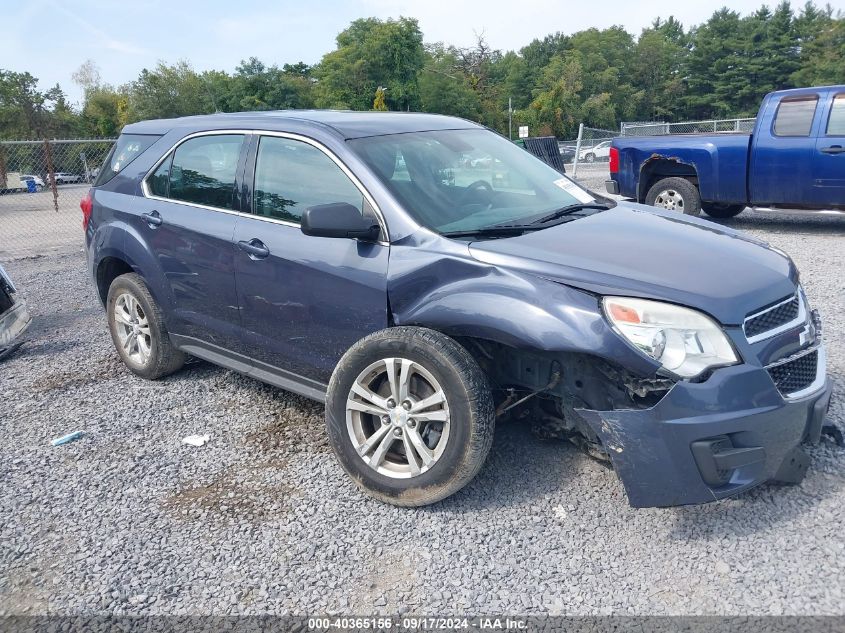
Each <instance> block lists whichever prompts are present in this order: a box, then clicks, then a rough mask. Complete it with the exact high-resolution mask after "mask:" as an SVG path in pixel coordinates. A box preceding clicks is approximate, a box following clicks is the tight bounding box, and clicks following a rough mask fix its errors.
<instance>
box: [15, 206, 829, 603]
mask: <svg viewBox="0 0 845 633" xmlns="http://www.w3.org/2000/svg"><path fill="white" fill-rule="evenodd" d="M726 223H727V224H730V225H732V226H738V227H740V228H742V229H745V230H748V231H749V232H750V233H752V234H754V235H756V236H758V237H762V238H763V239H766V240H768V241H770V242H771V243H772V244H774V245H776V246H779V247H780V248H783V249H784V250H786V251H787V252H789V253H790V254H792V256H793V257H794V258H795V260H796V262H797V263H798V265H799V267H800V268H801V270H802V272H803V279H804V283H805V287H806V289H807V293H808V295H809V297H810V300H811V301H812V303H813V304H814V305H815V306H816V307H818V308H819V309H820V310H821V312H822V316H823V318H824V319H825V330H824V336H825V338H826V342H827V346H828V352H829V353H828V356H829V360H828V365H829V372H830V373H831V374H832V376H833V378H834V380H835V391H836V393H835V395H834V405H833V408H832V409H831V413H830V418H831V419H832V420H833V421H835V422H836V423H837V424H838V425H839V426H840V427H845V407H843V395H845V339H844V338H843V337H845V335H843V330H845V317H843V314H845V292H843V290H845V288H843V275H842V271H843V270H845V218H835V217H823V216H792V215H780V216H772V215H767V214H761V213H754V212H749V211H746V212H745V213H743V214H742V215H741V216H740V217H739V218H736V219H734V220H732V221H729V222H726ZM715 255H716V254H714V256H715ZM5 265H6V266H7V269H8V270H9V272H10V273H11V275H12V277H13V279H14V280H15V281H16V282H17V283H18V285H19V287H20V289H21V291H22V292H21V294H22V295H24V296H25V297H26V298H27V299H28V300H29V303H30V305H31V309H32V312H33V314H34V317H35V320H34V324H33V326H32V329H31V335H30V340H29V342H28V343H27V344H26V345H25V346H24V348H22V349H21V350H20V351H19V352H18V353H17V354H16V355H14V356H12V357H11V358H9V359H7V360H6V361H5V362H3V363H2V365H0V433H2V438H3V441H2V444H0V482H1V483H0V517H3V519H2V521H0V614H12V613H45V612H51V613H56V614H91V613H95V612H100V613H113V614H121V613H129V614H135V613H152V614H185V613H202V614H224V613H274V614H285V613H295V614H308V613H322V612H343V613H349V612H352V613H375V612H378V613H394V614H395V613H403V612H406V611H410V612H412V613H423V614H432V613H438V612H439V613H444V612H445V613H455V612H468V613H496V612H508V613H514V614H516V613H519V614H541V613H551V614H558V613H568V614H609V613H613V614H626V613H636V614H817V615H818V614H843V613H845V608H844V607H843V598H845V595H843V594H845V591H843V578H845V546H843V540H842V525H843V518H845V510H843V508H845V480H843V472H844V471H843V467H845V450H843V449H841V448H838V447H836V446H835V445H834V444H833V443H832V442H830V441H829V440H826V439H825V440H823V441H822V443H821V445H819V446H818V447H815V448H813V449H812V450H811V453H812V458H813V463H812V467H811V470H810V473H809V475H808V477H807V479H806V480H805V481H804V483H803V484H802V485H801V486H798V487H776V486H764V487H761V488H758V489H757V490H755V491H752V492H751V493H748V494H745V495H743V496H741V497H740V498H737V499H731V500H726V501H722V502H719V503H714V504H709V505H705V506H698V507H687V508H672V509H646V510H634V509H631V508H630V507H629V506H628V505H627V503H626V500H625V496H624V492H623V490H622V487H621V485H620V484H619V483H618V481H617V479H616V477H615V476H614V474H613V473H612V472H610V471H608V470H606V469H605V468H603V467H602V466H600V465H598V464H597V463H595V462H593V461H591V460H589V459H588V458H586V457H584V456H582V455H581V454H580V453H579V452H578V451H576V450H575V449H574V448H573V447H571V446H570V445H568V444H566V443H563V442H542V441H540V440H537V439H535V438H534V437H533V436H532V435H531V434H530V433H528V432H527V430H526V429H525V428H523V427H521V426H518V425H515V424H511V425H500V427H499V428H498V429H497V437H496V440H495V444H494V447H493V450H492V452H491V455H490V459H489V462H488V464H487V466H486V467H485V468H484V469H483V471H482V472H481V474H480V475H479V476H478V478H477V479H476V480H475V481H474V482H473V483H472V484H471V485H470V486H468V487H467V488H466V489H465V490H463V491H462V492H460V493H458V494H457V495H455V496H454V497H451V498H450V499H447V500H446V501H444V502H441V503H439V504H437V505H435V506H433V507H428V508H423V509H399V508H394V507H391V506H387V505H383V504H380V503H378V502H376V501H372V500H370V499H368V498H366V497H364V496H362V495H361V494H360V493H359V492H358V491H357V489H356V488H355V487H354V486H353V485H352V483H351V482H350V481H349V480H348V479H347V477H346V476H345V474H344V473H343V472H342V470H341V468H340V467H339V466H338V465H337V464H336V462H335V460H334V458H333V456H332V455H331V453H330V451H329V449H328V446H327V444H326V441H325V438H324V433H323V421H322V413H323V411H322V407H321V406H320V405H317V404H314V403H311V402H308V401H306V400H303V399H301V398H298V397H296V396H292V395H290V394H288V393H286V392H284V391H280V390H277V389H274V388H271V387H268V386H265V385H263V384H261V383H258V382H256V381H254V380H250V379H247V378H244V377H241V376H239V375H237V374H234V373H232V372H229V371H225V370H223V369H219V368H216V367H214V366H212V365H209V364H206V363H202V362H197V363H194V364H191V365H189V366H188V367H186V368H185V369H184V370H183V371H181V372H179V373H178V374H176V375H174V376H172V377H170V378H168V379H166V380H163V381H160V382H155V383H153V382H145V381H143V380H141V379H139V378H136V377H135V376H134V375H132V374H130V373H129V371H128V370H126V369H125V368H124V367H123V365H121V364H120V363H119V362H118V360H117V357H116V354H115V352H114V351H113V349H112V346H111V342H110V339H109V337H108V334H107V330H106V322H105V318H104V316H103V313H102V310H101V308H100V306H99V304H98V303H97V301H96V298H95V296H94V292H93V290H92V288H91V286H90V284H89V282H88V279H87V278H86V275H85V273H84V271H83V268H84V261H83V256H82V254H81V253H80V252H78V251H74V252H69V253H68V252H65V253H64V254H59V255H55V256H51V257H44V258H39V259H17V260H13V261H11V262H9V261H6V262H5ZM75 430H84V431H85V433H86V436H85V437H84V438H83V439H81V440H79V441H76V442H73V443H71V444H67V445H65V446H62V447H57V448H53V447H51V446H50V444H49V442H50V439H51V438H54V437H56V436H59V435H62V434H65V433H68V432H70V431H75ZM194 433H200V434H204V433H208V434H210V435H211V440H210V442H209V443H208V444H207V445H205V446H203V447H201V448H193V447H189V446H185V445H183V444H181V442H180V440H181V438H183V437H184V436H186V435H190V434H194Z"/></svg>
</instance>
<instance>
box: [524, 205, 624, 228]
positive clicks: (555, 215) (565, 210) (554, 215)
mask: <svg viewBox="0 0 845 633" xmlns="http://www.w3.org/2000/svg"><path fill="white" fill-rule="evenodd" d="M609 208H610V207H609V206H607V205H606V204H598V203H595V202H590V203H587V204H583V203H579V204H570V205H568V206H565V207H561V208H560V209H558V210H556V211H552V212H551V213H549V214H548V215H544V216H543V217H542V218H539V219H538V220H534V221H533V222H531V224H532V225H533V224H545V223H546V222H552V221H553V220H558V219H560V218H562V217H563V216H565V215H569V214H570V213H576V212H578V211H583V210H584V209H601V210H602V211H607V210H608V209H609Z"/></svg>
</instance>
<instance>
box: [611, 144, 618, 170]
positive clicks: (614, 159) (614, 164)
mask: <svg viewBox="0 0 845 633" xmlns="http://www.w3.org/2000/svg"><path fill="white" fill-rule="evenodd" d="M610 173H611V174H618V173H619V148H617V147H611V148H610Z"/></svg>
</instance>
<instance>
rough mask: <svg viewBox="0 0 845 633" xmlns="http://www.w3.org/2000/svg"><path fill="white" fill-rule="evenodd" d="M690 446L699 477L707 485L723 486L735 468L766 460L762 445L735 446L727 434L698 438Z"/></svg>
mask: <svg viewBox="0 0 845 633" xmlns="http://www.w3.org/2000/svg"><path fill="white" fill-rule="evenodd" d="M691 448H692V455H693V457H694V458H695V462H696V464H697V465H698V470H699V471H700V472H701V478H702V479H703V480H704V482H705V483H706V484H707V485H709V486H724V485H725V484H726V483H728V482H729V481H730V480H731V475H733V473H734V471H735V470H736V469H738V468H742V467H743V466H748V465H750V464H756V463H757V462H763V461H765V460H766V450H765V449H764V448H763V447H762V446H752V447H747V448H743V447H740V448H736V447H734V445H733V442H732V441H731V438H730V437H728V436H727V435H720V436H719V437H713V438H710V439H706V440H698V441H696V442H693V443H692V444H691Z"/></svg>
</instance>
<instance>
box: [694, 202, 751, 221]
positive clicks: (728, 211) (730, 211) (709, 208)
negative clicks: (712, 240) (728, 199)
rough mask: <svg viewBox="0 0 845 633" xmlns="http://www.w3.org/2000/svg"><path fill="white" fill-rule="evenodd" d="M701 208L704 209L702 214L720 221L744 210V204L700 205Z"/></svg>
mask: <svg viewBox="0 0 845 633" xmlns="http://www.w3.org/2000/svg"><path fill="white" fill-rule="evenodd" d="M701 208H702V209H704V213H706V214H707V215H709V216H710V217H711V218H719V219H720V220H724V219H726V218H733V217H735V216H737V215H739V214H740V213H742V212H743V210H744V209H745V205H744V204H702V205H701Z"/></svg>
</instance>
